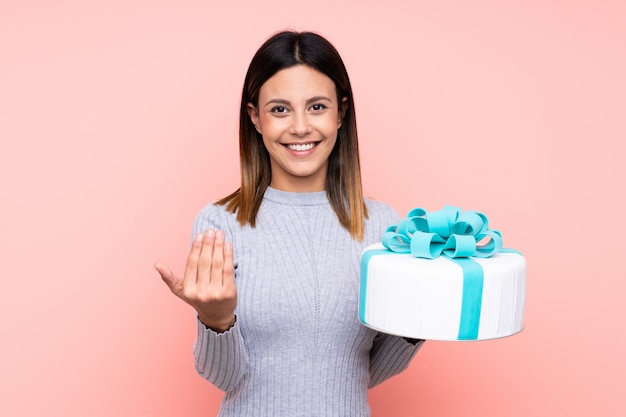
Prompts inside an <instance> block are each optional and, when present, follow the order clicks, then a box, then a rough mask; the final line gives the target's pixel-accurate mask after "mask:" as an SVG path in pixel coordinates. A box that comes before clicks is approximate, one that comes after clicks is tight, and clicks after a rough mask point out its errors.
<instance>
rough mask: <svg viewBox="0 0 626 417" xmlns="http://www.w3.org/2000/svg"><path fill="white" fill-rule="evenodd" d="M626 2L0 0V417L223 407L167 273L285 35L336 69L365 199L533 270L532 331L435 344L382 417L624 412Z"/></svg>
mask: <svg viewBox="0 0 626 417" xmlns="http://www.w3.org/2000/svg"><path fill="white" fill-rule="evenodd" d="M227 3H229V4H227ZM625 4H626V3H624V2H623V1H619V0H616V1H591V0H588V1H522V0H520V1H508V2H502V1H497V0H481V1H474V2H464V1H450V0H446V1H408V0H407V1H399V0H386V1H381V2H365V1H342V2H339V1H336V0H330V1H327V0H319V1H315V2H284V1H283V2H259V1H232V2H225V1H219V2H218V1H215V2H208V1H193V0H180V1H176V2H173V1H164V0H157V1H154V0H151V1H147V0H123V1H122V0H112V1H107V2H104V1H102V2H95V1H91V2H89V1H87V2H85V1H70V0H57V1H54V2H52V1H43V0H40V1H28V0H26V1H16V0H13V1H12V0H3V1H2V3H1V4H0V51H1V52H0V138H1V148H0V182H1V183H0V185H1V188H0V190H1V198H2V204H1V210H2V212H1V214H2V215H1V216H0V256H1V258H2V263H1V267H2V268H1V272H2V276H1V278H0V279H1V280H2V285H1V287H0V329H1V338H2V343H0V367H1V368H0V415H2V416H65V417H79V416H80V417H84V416H94V417H105V416H107V417H108V416H129V417H165V416H183V415H184V416H209V415H214V413H215V412H216V410H217V407H218V403H219V399H220V398H221V394H220V392H219V391H217V390H216V389H215V388H213V387H212V386H211V385H210V384H208V383H206V382H205V381H203V380H202V379H201V378H200V377H198V376H197V375H196V374H195V371H194V369H193V361H192V355H191V346H192V343H193V340H194V336H195V335H194V331H195V322H194V315H193V313H192V311H191V310H190V308H188V307H187V306H185V305H184V304H182V303H181V302H180V301H179V300H177V299H176V298H175V297H173V296H172V295H171V294H169V292H168V290H167V288H166V287H165V285H164V284H163V283H162V282H161V281H160V279H159V277H158V275H157V273H156V272H155V271H154V270H153V267H152V263H153V261H155V260H156V259H160V260H163V261H165V262H168V263H170V264H171V265H172V266H174V267H175V268H176V269H177V270H178V271H182V268H183V264H184V260H185V257H186V253H187V249H188V243H189V234H190V229H191V222H192V220H193V217H194V215H195V213H196V212H197V211H198V210H199V209H200V208H201V207H202V206H203V205H204V204H206V203H207V202H209V201H211V200H214V199H216V198H218V197H221V196H223V195H224V194H225V193H227V192H229V191H231V190H233V189H234V188H235V187H236V186H237V184H238V156H237V154H238V149H237V140H236V123H237V121H236V117H237V109H238V100H239V94H240V89H241V85H242V81H243V76H244V73H245V70H246V67H247V65H248V63H249V61H250V58H251V57H252V54H253V53H254V51H255V50H256V49H257V48H258V46H259V45H260V44H261V42H262V41H264V40H265V39H266V38H267V37H268V36H269V35H270V34H272V33H273V32H275V31H277V30H280V29H283V28H295V29H299V30H305V29H306V30H315V31H318V32H320V33H322V34H324V35H326V36H327V37H328V38H329V39H331V40H332V41H333V43H334V44H335V45H336V47H337V48H338V49H339V51H340V52H341V54H342V56H343V57H344V59H345V61H346V64H347V66H348V70H349V72H350V75H351V77H352V81H353V87H354V90H355V94H356V100H357V114H358V118H359V131H360V134H361V146H362V163H363V166H364V173H363V176H364V182H365V189H366V191H367V194H368V195H370V196H372V197H375V198H378V199H381V200H384V201H387V202H389V203H391V204H392V205H393V206H394V207H395V208H396V209H397V210H398V211H399V212H400V213H401V214H405V213H406V212H407V211H408V210H409V209H410V208H412V207H415V206H421V207H424V208H427V209H429V210H436V209H439V208H441V207H442V206H443V205H444V204H453V205H458V206H460V207H463V208H464V209H475V210H480V211H483V212H484V213H486V214H487V215H488V216H489V218H490V221H491V224H492V226H493V227H494V228H497V229H499V230H501V231H502V232H503V234H504V242H505V245H506V246H509V247H515V248H517V249H519V250H521V251H523V252H524V254H525V255H526V257H527V259H528V263H529V271H528V299H527V312H526V330H525V331H524V332H522V333H521V334H519V335H517V336H515V337H510V338H506V339H501V340H495V341H488V342H474V343H445V342H430V343H428V344H427V345H426V346H425V347H424V349H423V350H422V351H421V353H420V354H419V355H418V356H417V358H416V359H415V361H414V362H413V363H412V365H411V367H410V369H409V370H408V371H407V372H405V373H404V374H402V375H401V376H398V377H396V378H394V379H392V380H390V381H388V382H387V383H385V384H383V385H382V386H380V387H379V388H376V389H374V390H372V392H371V404H372V408H373V415H374V417H388V416H391V417H409V416H436V417H442V416H460V415H463V416H466V417H478V416H481V417H482V416H505V415H506V416H513V417H516V416H520V417H521V416H570V417H571V416H589V415H596V416H618V415H619V416H621V415H625V414H626V404H625V403H626V400H624V392H625V391H626V384H625V383H624V374H626V365H625V363H626V361H625V359H624V356H623V355H624V352H625V351H626V338H625V336H624V330H625V327H626V326H625V321H624V301H623V297H624V294H625V292H626V280H625V278H626V273H625V268H626V267H625V266H624V263H623V262H622V261H623V259H622V258H623V257H624V253H623V252H624V249H626V244H625V243H624V236H625V235H626V229H625V227H624V221H623V219H622V218H621V217H622V216H623V215H624V209H625V208H626V207H625V206H624V202H623V194H624V185H623V183H624V179H625V178H626V170H625V167H624V165H625V163H624V152H623V142H624V141H625V140H626V122H625V115H626V77H625V76H624V74H626V59H625V56H626V53H625V52H626V46H625V45H626V6H625Z"/></svg>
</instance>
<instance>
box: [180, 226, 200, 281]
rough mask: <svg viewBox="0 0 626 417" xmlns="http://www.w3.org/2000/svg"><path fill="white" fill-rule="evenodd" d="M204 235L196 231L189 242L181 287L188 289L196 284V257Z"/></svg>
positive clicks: (198, 254)
mask: <svg viewBox="0 0 626 417" xmlns="http://www.w3.org/2000/svg"><path fill="white" fill-rule="evenodd" d="M203 240H204V235H203V234H202V233H198V234H197V235H196V237H195V238H194V239H193V242H192V243H191V250H190V251H189V256H187V264H186V266H185V277H184V279H183V288H185V289H186V290H187V291H190V290H191V289H193V288H194V287H195V286H196V277H197V275H198V259H199V257H200V254H201V251H202V242H203Z"/></svg>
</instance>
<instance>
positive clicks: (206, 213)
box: [192, 205, 248, 391]
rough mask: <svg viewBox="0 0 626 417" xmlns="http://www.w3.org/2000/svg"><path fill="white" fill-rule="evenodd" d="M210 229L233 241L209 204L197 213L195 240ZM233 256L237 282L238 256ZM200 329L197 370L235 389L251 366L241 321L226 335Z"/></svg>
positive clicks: (220, 216) (225, 387) (220, 214)
mask: <svg viewBox="0 0 626 417" xmlns="http://www.w3.org/2000/svg"><path fill="white" fill-rule="evenodd" d="M208 228H213V229H219V230H223V231H224V233H225V236H226V240H229V241H231V242H232V239H233V233H232V230H230V227H229V226H228V222H227V219H226V218H225V213H224V212H223V211H222V209H221V208H219V207H216V206H214V205H208V206H206V207H205V208H204V209H202V210H201V211H200V212H199V213H198V215H197V216H196V219H195V222H194V225H193V232H192V239H193V236H195V235H196V234H198V233H204V231H205V230H206V229H208ZM234 255H235V281H237V274H238V272H237V260H236V256H237V254H234ZM235 313H236V312H235ZM197 327H198V332H197V337H196V342H195V343H194V347H193V355H194V360H195V366H196V371H197V372H198V374H200V376H202V377H203V378H205V379H206V380H208V381H209V382H211V383H212V384H213V385H215V386H216V387H217V388H219V389H220V390H222V391H231V390H233V389H234V388H235V387H236V386H237V384H238V383H239V382H240V381H241V379H242V378H243V376H244V375H245V372H246V367H247V364H248V357H247V352H246V348H245V344H244V341H243V338H242V336H241V330H240V324H239V322H238V321H237V320H236V321H235V324H234V325H233V327H231V328H230V329H229V330H227V331H225V332H223V333H217V332H215V331H213V330H211V329H209V328H207V327H206V326H205V325H204V324H203V323H202V322H201V321H200V320H198V319H197Z"/></svg>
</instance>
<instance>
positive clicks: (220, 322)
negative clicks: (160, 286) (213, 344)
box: [154, 229, 237, 332]
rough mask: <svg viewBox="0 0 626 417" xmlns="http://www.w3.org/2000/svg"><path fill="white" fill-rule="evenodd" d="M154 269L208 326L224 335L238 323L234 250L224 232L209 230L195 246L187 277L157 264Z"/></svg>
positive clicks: (192, 247)
mask: <svg viewBox="0 0 626 417" xmlns="http://www.w3.org/2000/svg"><path fill="white" fill-rule="evenodd" d="M154 267H155V268H156V270H157V271H158V272H159V274H160V275H161V278H162V279H163V281H165V283H166V284H167V286H168V287H169V288H170V290H171V291H172V292H173V293H174V294H175V295H176V296H178V297H179V298H180V299H182V300H183V301H184V302H186V303H187V304H189V305H190V306H192V307H193V308H194V309H195V310H196V311H197V313H198V318H199V319H200V321H201V322H202V323H204V324H205V325H206V326H207V327H209V328H211V329H213V330H215V331H217V332H224V331H226V330H228V329H229V328H230V327H232V325H233V324H234V322H235V307H236V306H237V287H236V286H235V269H234V264H233V247H232V245H231V243H230V242H225V241H224V232H222V231H221V230H213V229H208V230H207V231H206V232H205V233H204V234H198V235H197V236H196V237H195V238H194V240H193V244H192V245H191V251H190V252H189V257H188V258H187V265H186V267H185V276H184V278H182V279H181V278H178V277H177V276H176V275H174V273H173V272H172V270H171V269H170V267H168V266H167V265H165V264H163V263H160V262H157V263H155V264H154Z"/></svg>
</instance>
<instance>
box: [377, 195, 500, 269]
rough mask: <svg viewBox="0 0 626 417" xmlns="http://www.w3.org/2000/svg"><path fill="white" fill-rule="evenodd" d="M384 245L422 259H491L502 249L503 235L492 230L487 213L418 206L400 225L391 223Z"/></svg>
mask: <svg viewBox="0 0 626 417" xmlns="http://www.w3.org/2000/svg"><path fill="white" fill-rule="evenodd" d="M382 244H383V245H384V246H385V247H386V248H387V249H389V250H390V251H392V252H397V253H410V254H412V255H413V256H415V257H418V258H426V259H434V258H437V257H439V256H441V255H442V254H443V255H445V256H446V257H449V258H469V257H470V256H473V257H476V258H488V257H490V256H492V255H495V254H496V253H498V252H500V251H501V250H502V235H501V234H500V232H498V231H497V230H492V229H489V225H488V220H487V216H485V215H484V214H482V213H479V212H477V211H466V212H461V209H460V208H458V207H452V206H445V207H444V208H443V209H442V210H439V211H434V212H430V213H428V212H427V211H426V210H424V209H422V208H415V209H413V210H411V211H410V212H409V214H408V215H407V217H406V218H404V219H403V220H401V221H400V223H398V224H397V225H392V226H390V227H389V228H388V229H387V231H386V232H385V234H384V235H383V237H382Z"/></svg>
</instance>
